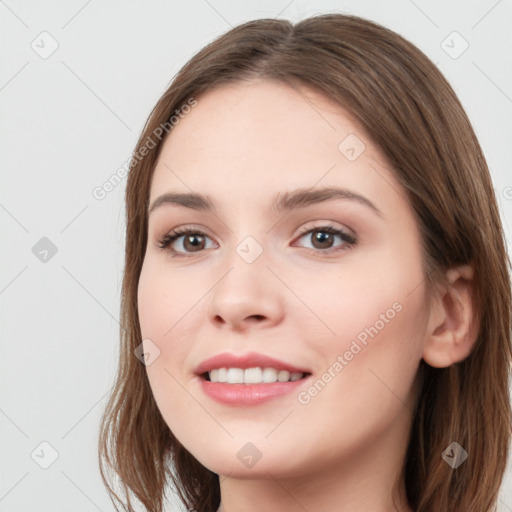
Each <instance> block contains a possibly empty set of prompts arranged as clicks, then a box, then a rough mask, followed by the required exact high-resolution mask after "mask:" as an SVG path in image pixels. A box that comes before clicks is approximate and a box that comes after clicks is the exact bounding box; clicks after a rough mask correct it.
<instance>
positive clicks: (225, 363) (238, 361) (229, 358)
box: [194, 352, 311, 376]
mask: <svg viewBox="0 0 512 512" xmlns="http://www.w3.org/2000/svg"><path fill="white" fill-rule="evenodd" d="M255 367H261V368H275V369H276V370H285V371H288V372H290V373H305V374H310V373H311V372H310V371H309V370H308V369H307V368H303V367H298V366H295V365H292V364H290V363H287V362H285V361H281V360H279V359H276V358H274V357H270V356H267V355H264V354H259V353H257V352H249V353H247V354H243V355H236V354H231V353H229V352H223V353H221V354H217V355H215V356H213V357H210V358H208V359H206V360H204V361H203V362H202V363H200V364H199V365H198V366H197V367H196V368H195V370H194V373H195V374H196V375H199V376H203V375H204V374H206V373H207V372H209V371H211V370H215V369H218V368H241V369H244V370H245V369H247V368H255Z"/></svg>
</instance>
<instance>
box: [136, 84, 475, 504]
mask: <svg viewBox="0 0 512 512" xmlns="http://www.w3.org/2000/svg"><path fill="white" fill-rule="evenodd" d="M351 133H352V134H356V135H357V137H358V138H359V139H360V140H361V141H362V142H363V143H364V144H365V146H366V148H365V150H364V151H363V153H362V154H361V155H360V156H359V157H358V158H356V159H355V160H354V161H350V160H348V159H347V158H346V156H345V155H344V154H343V153H342V152H340V150H339V149H338V146H339V144H340V142H342V141H343V140H344V139H345V137H347V135H348V134H351ZM329 186H335V187H342V188H347V189H350V190H351V191H353V192H356V193H357V194H360V195H362V196H364V197H366V198H367V199H369V200H370V201H371V202H372V203H374V205H375V206H376V207H377V208H378V209H379V210H380V212H381V213H382V215H381V216H379V215H378V214H376V213H375V212H374V211H373V210H372V209H371V208H369V207H368V206H366V205H364V204H360V203H358V202H356V201H351V200H346V199H344V200H339V199H334V200H330V201H326V202H323V203H319V204H315V205H310V206H307V207H304V208H296V209H294V210H292V211H290V212H289V213H287V214H285V213H277V212H276V211H274V210H273V209H272V208H271V200H272V198H273V196H274V194H276V193H278V192H279V193H283V192H286V191H291V190H294V189H297V188H306V189H310V188H312V187H314V189H318V188H321V187H329ZM170 191H175V192H191V191H193V192H199V193H203V194H208V195H209V196H211V197H212V199H213V201H214V202H215V204H216V207H217V211H216V214H213V213H208V212H204V211H196V210H193V209H190V208H186V207H183V206H175V205H165V206H162V207H160V208H158V209H156V210H154V211H153V212H152V213H151V214H150V216H149V225H148V244H147V248H146V254H145V259H144V264H143V268H142V272H141V275H140V281H139V289H138V304H139V317H140V325H141V332H142V338H143V339H150V340H151V341H152V343H154V345H156V346H157V347H158V349H159V350H160V354H159V356H158V357H157V358H156V359H155V360H154V362H152V363H151V364H149V365H147V367H146V369H147V374H148V378H149V382H150V385H151V388H152V391H153V393H154V396H155V399H156V401H157V404H158V407H159V409H160V411H161V413H162V415H163V418H164V420H165V421H166V423H167V424H168V426H169V428H170V430H171V431H172V432H173V433H174V435H175V436H176V437H177V438H178V440H179V441H180V442H181V443H182V444H183V445H184V446H185V447H186V448H187V450H189V451H190V452H191V453H192V454H193V455H194V456H195V457H196V458H197V459H198V460H199V461H200V462H201V463H202V464H203V465H204V466H205V467H207V468H208V469H210V470H211V471H213V472H215V473H217V474H219V475H220V485H221V497H222V506H221V508H220V510H224V511H229V512H231V511H237V512H251V511H256V510H257V511H260V510H266V511H269V512H274V511H282V510H287V511H291V512H295V511H304V510H307V511H311V512H313V511H314V512H324V511H332V510H333V509H336V510H338V511H351V512H362V511H372V512H388V511H392V510H400V511H409V512H410V511H411V510H412V509H411V508H409V507H408V506H407V504H406V501H405V499H404V498H403V496H404V487H403V484H400V485H399V490H400V491H401V496H400V499H399V501H398V502H397V503H396V504H397V508H396V509H395V508H394V507H393V504H392V500H391V490H392V487H393V485H394V483H395V479H396V478H398V475H399V472H400V469H401V466H402V463H403V460H404V457H405V449H406V442H407V439H408V434H409V430H410V425H411V420H412V412H411V411H412V409H413V406H414V400H415V392H416V386H415V382H416V381H415V377H416V375H417V370H418V366H419V363H420V361H421V359H422V358H424V359H425V360H426V361H427V362H428V363H429V364H431V365H433V366H437V367H442V366H448V365H450V364H452V363H453V362H455V361H457V360H461V359H463V358H464V357H466V356H467V355H468V354H469V352H470V350H471V347H472V343H473V342H474V331H471V329H470V320H471V308H470V298H471V289H470V281H471V276H472V274H471V269H470V268H468V267H460V268H457V269H452V270H451V271H450V273H448V274H447V277H448V279H449V283H450V284H451V286H449V287H446V288H443V289H441V291H440V293H439V294H438V295H436V296H435V297H433V299H432V301H431V302H430V303H429V302H428V300H427V299H428V297H427V293H426V282H425V279H424V277H425V276H424V271H423V267H422V249H421V235H420V232H419V228H418V225H417V222H416V220H415V217H414V214H413V211H412V209H411V207H410V204H409V203H408V201H407V199H406V194H405V192H404V190H403V189H402V188H401V186H400V185H399V183H398V182H397V180H396V178H395V177H394V174H393V172H392V170H391V169H390V166H389V165H388V163H387V162H386V159H385V157H384V155H383V154H382V153H381V151H380V150H379V148H378V147H376V146H375V145H374V144H373V143H372V141H371V140H370V138H369V136H368V135H367V134H366V133H365V132H364V130H362V128H361V127H360V126H358V125H357V123H356V122H355V121H354V120H353V119H352V118H351V116H350V115H349V114H348V113H347V111H345V110H344V109H343V108H342V107H341V106H339V105H338V104H336V103H332V102H331V101H330V100H329V99H328V98H326V97H324V96H323V95H321V94H319V93H317V92H315V91H313V90H311V89H308V88H306V87H301V88H300V89H294V88H291V87H289V86H287V85H283V84H280V83H276V82H269V81H253V82H250V83H244V84H235V85H228V86H222V87H220V88H217V89H214V90H210V91H207V92H206V93H205V94H204V95H203V96H201V97H199V98H198V105H197V106H196V107H195V108H194V109H192V111H191V112H190V113H189V114H188V115H187V116H185V117H184V118H183V119H182V120H181V121H180V122H179V124H178V125H177V126H176V127H175V128H174V129H173V131H172V132H171V134H170V136H169V137H168V139H167V140H166V141H165V143H164V146H163V148H162V152H161V154H160V157H159V160H158V162H157V165H156V167H155V171H154V176H153V180H152V183H151V190H150V204H152V203H153V201H154V200H155V199H156V198H157V197H158V196H159V195H160V194H163V193H166V192H170ZM326 224H331V225H333V226H334V227H336V228H341V229H344V230H345V231H347V232H349V233H351V234H352V235H354V236H355V237H356V240H357V242H356V245H355V246H352V247H349V246H348V245H347V243H346V242H344V241H343V240H342V239H340V238H339V237H338V236H333V237H331V238H330V239H328V241H327V245H324V246H320V248H318V247H319V246H318V245H316V246H315V244H314V241H315V240H314V237H313V235H314V234H315V233H317V232H313V233H309V234H301V232H300V229H301V228H305V227H308V228H311V229H312V228H317V229H318V228H322V227H323V226H325V225H326ZM184 226H191V227H192V228H194V229H195V230H196V231H198V230H199V231H200V232H201V233H203V234H205V235H206V238H205V239H204V243H205V245H204V246H201V247H204V248H203V249H200V250H199V251H198V252H194V248H193V247H191V246H190V245H185V246H184V244H183V242H184V238H185V237H181V238H180V239H178V240H176V241H175V242H174V244H173V248H174V249H175V250H176V251H181V252H180V253H177V254H178V255H174V256H173V253H172V250H171V248H170V247H168V248H167V250H162V249H161V248H159V247H158V246H157V245H158V242H159V240H160V239H161V238H162V237H163V236H164V235H165V234H166V233H168V232H169V231H171V230H172V229H174V228H176V227H184ZM319 231H320V232H322V230H321V229H319ZM247 236H252V237H253V238H254V239H255V240H256V241H257V243H258V244H259V245H260V246H261V249H262V250H263V252H262V254H261V255H260V256H259V257H258V258H257V259H256V260H255V261H254V262H253V263H247V262H246V261H245V260H244V259H242V258H241V257H240V256H239V254H238V253H237V251H236V248H237V246H238V244H240V243H241V242H242V240H244V239H245V237H247ZM200 242H201V240H200ZM324 243H325V242H324ZM322 247H327V248H329V247H330V248H331V250H332V249H334V250H335V251H337V252H333V253H330V254H325V251H326V250H329V249H325V248H322ZM187 250H188V251H189V252H188V253H187ZM184 253H185V254H189V256H180V255H179V254H184ZM174 254H176V253H174ZM393 304H395V308H397V307H398V306H396V305H397V304H398V305H399V306H400V307H401V309H400V311H399V312H396V314H395V315H394V317H393V318H392V319H389V318H388V322H385V324H384V325H385V326H384V327H383V328H381V329H380V330H378V333H377V335H375V336H374V337H373V338H368V342H367V345H366V346H364V348H363V349H362V350H361V351H359V352H358V353H357V354H356V355H354V356H353V358H352V359H351V360H350V361H348V363H347V364H346V365H344V366H343V368H342V370H341V371H337V372H336V371H334V370H333V364H334V363H335V362H336V361H337V360H338V359H337V358H338V356H339V355H343V354H345V352H346V351H347V350H349V349H350V347H351V344H352V342H353V341H354V340H355V339H356V338H357V336H358V334H360V333H361V332H362V331H364V329H365V328H366V327H369V326H374V325H376V321H377V320H379V319H381V318H382V316H381V315H383V314H384V315H386V312H387V311H389V310H390V308H391V309H392V308H393ZM388 316H389V315H388ZM379 325H380V324H379ZM145 343H147V342H145ZM359 345H361V346H363V345H362V344H361V343H359ZM225 351H227V352H233V353H236V354H244V353H246V352H248V351H256V352H261V353H263V354H267V355H270V356H272V357H276V358H278V359H282V360H284V361H287V362H289V363H291V364H293V365H296V366H300V367H306V368H309V370H310V372H311V373H312V374H313V381H316V380H317V379H319V378H320V379H321V377H322V375H323V374H324V373H325V372H326V371H328V369H329V368H331V376H332V374H334V376H333V377H332V378H331V380H330V382H328V383H327V384H326V385H325V387H324V388H323V389H322V390H321V391H320V392H318V393H317V394H316V395H315V396H313V397H311V396H310V401H309V402H308V403H307V404H304V403H300V401H299V400H298V394H299V392H307V390H308V389H309V387H310V386H311V384H312V382H308V383H307V384H305V383H304V384H303V385H302V387H300V388H298V391H297V392H293V393H291V394H289V395H286V396H282V397H279V398H276V399H274V400H271V401H269V402H266V403H264V404H260V405H257V406H251V407H236V406H229V405H223V404H220V403H217V402H215V401H213V400H212V399H211V398H209V397H208V396H207V395H205V394H204V393H203V392H202V390H201V387H200V382H199V379H198V378H197V377H196V376H195V375H194V374H193V370H194V368H195V367H196V366H197V365H198V364H199V363H200V362H201V361H203V360H204V359H206V358H209V357H211V356H213V355H215V354H218V353H220V352H225ZM338 361H339V360H338ZM310 380H311V379H310ZM302 396H304V394H303V395H302ZM247 442H251V443H253V444H254V445H255V446H256V447H257V448H258V450H259V451H260V452H261V459H260V460H259V461H258V462H257V463H256V464H255V465H253V466H252V467H246V466H245V465H244V464H243V463H242V462H241V461H240V460H239V458H238V457H237V452H238V451H239V450H240V449H241V448H242V447H243V446H244V445H245V444H246V443H247Z"/></svg>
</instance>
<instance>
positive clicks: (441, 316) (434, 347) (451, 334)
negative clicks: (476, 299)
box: [423, 265, 479, 368]
mask: <svg viewBox="0 0 512 512" xmlns="http://www.w3.org/2000/svg"><path fill="white" fill-rule="evenodd" d="M473 275H474V270H473V268H472V267H471V266H469V265H462V266H459V267H456V268H452V269H450V270H448V272H447V273H446V279H447V283H446V284H443V285H442V286H441V287H440V291H439V293H438V294H436V296H435V297H433V298H432V303H431V310H430V316H429V319H428V323H427V331H426V339H425V345H424V351H423V359H424V360H425V362H426V363H427V364H429V365H430V366H433V367H435V368H446V367H448V366H451V365H452V364H454V363H457V362H459V361H462V360H463V359H465V358H466V357H468V356H469V354H470V353H471V350H472V349H473V346H474V344H475V341H476V339H477V336H478V330H479V320H478V318H477V312H476V311H475V310H474V307H473V301H472V299H473V294H474V291H473V290H474V286H473V285H474V282H473Z"/></svg>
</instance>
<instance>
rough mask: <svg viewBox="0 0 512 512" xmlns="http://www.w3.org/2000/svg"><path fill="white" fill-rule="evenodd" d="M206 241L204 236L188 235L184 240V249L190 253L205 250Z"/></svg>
mask: <svg viewBox="0 0 512 512" xmlns="http://www.w3.org/2000/svg"><path fill="white" fill-rule="evenodd" d="M204 246H205V240H204V236H202V235H200V234H198V233H194V234H192V235H186V236H185V237H184V238H183V247H184V248H185V249H186V250H187V251H190V252H194V251H198V250H201V249H204Z"/></svg>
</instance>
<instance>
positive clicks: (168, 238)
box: [157, 224, 357, 257]
mask: <svg viewBox="0 0 512 512" xmlns="http://www.w3.org/2000/svg"><path fill="white" fill-rule="evenodd" d="M314 232H321V233H329V234H331V235H337V236H339V237H340V238H341V239H342V240H343V242H344V244H343V246H342V248H341V249H340V248H336V247H335V248H329V249H326V250H322V249H314V248H313V249H312V248H310V247H305V249H308V250H310V251H313V252H315V253H320V254H331V253H336V252H342V251H347V250H350V249H352V248H353V247H354V246H355V245H356V244H357V240H356V238H355V237H353V236H352V235H349V234H348V233H346V232H345V231H343V230H342V229H339V228H336V227H334V226H332V225H330V224H328V225H325V226H317V227H314V228H305V229H304V230H303V231H302V232H301V233H300V234H299V236H298V238H302V237H303V236H304V235H307V234H310V233H314ZM189 234H193V235H200V236H204V237H208V235H206V234H204V233H202V232H201V231H200V230H198V229H195V228H193V227H185V228H177V229H175V230H173V231H170V232H169V233H166V234H165V235H164V236H163V237H162V238H161V239H160V240H159V241H158V243H157V247H159V248H160V249H162V250H163V251H165V250H169V251H170V252H173V253H174V256H173V257H189V256H194V255H195V253H193V252H192V253H183V252H179V251H175V250H174V249H168V247H169V246H170V245H171V244H172V243H173V242H175V241H176V240H178V239H179V238H181V237H182V236H183V235H189ZM208 238H209V237H208ZM199 252H201V251H199Z"/></svg>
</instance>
